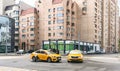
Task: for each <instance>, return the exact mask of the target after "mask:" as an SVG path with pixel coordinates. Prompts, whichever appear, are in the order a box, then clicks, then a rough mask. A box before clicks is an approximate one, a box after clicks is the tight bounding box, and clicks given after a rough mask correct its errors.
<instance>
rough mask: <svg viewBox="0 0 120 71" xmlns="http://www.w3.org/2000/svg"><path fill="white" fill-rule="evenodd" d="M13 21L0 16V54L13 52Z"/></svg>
mask: <svg viewBox="0 0 120 71" xmlns="http://www.w3.org/2000/svg"><path fill="white" fill-rule="evenodd" d="M14 31H15V25H14V19H12V18H9V17H6V16H0V52H5V49H6V46H7V51H8V52H11V51H13V50H14Z"/></svg>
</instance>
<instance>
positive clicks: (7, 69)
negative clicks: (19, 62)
mask: <svg viewBox="0 0 120 71" xmlns="http://www.w3.org/2000/svg"><path fill="white" fill-rule="evenodd" d="M0 71H36V70H28V69H21V68H12V67H3V66H0Z"/></svg>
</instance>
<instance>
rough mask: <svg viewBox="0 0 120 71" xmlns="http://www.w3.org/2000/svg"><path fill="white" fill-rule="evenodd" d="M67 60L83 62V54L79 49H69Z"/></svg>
mask: <svg viewBox="0 0 120 71" xmlns="http://www.w3.org/2000/svg"><path fill="white" fill-rule="evenodd" d="M67 61H68V62H72V61H75V62H81V63H83V55H82V52H81V51H80V50H72V51H70V53H69V54H68V56H67Z"/></svg>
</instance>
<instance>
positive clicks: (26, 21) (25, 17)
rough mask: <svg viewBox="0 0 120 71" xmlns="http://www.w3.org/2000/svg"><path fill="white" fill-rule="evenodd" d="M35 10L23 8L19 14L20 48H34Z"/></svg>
mask: <svg viewBox="0 0 120 71" xmlns="http://www.w3.org/2000/svg"><path fill="white" fill-rule="evenodd" d="M37 19H38V16H37V10H36V9H35V8H29V9H26V10H23V11H22V12H21V15H20V26H19V28H20V30H19V33H20V36H19V39H20V48H21V49H24V50H26V51H27V50H35V49H36V48H35V24H37V23H38V21H37Z"/></svg>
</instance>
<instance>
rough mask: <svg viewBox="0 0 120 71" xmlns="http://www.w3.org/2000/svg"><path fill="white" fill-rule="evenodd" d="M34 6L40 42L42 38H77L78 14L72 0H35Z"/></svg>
mask: <svg viewBox="0 0 120 71" xmlns="http://www.w3.org/2000/svg"><path fill="white" fill-rule="evenodd" d="M67 3H68V5H67ZM47 4H49V6H47ZM36 8H37V10H38V11H39V19H40V20H39V28H40V29H39V34H38V36H40V37H39V39H40V42H41V43H42V41H43V40H78V31H77V29H78V26H79V24H80V23H79V20H78V17H79V16H80V15H79V13H78V12H79V8H78V5H77V3H75V2H73V1H72V0H59V1H56V0H54V1H52V0H49V1H48V0H47V1H46V0H45V1H42V0H41V2H40V3H39V2H38V1H36ZM41 43H40V44H41ZM40 46H41V45H40Z"/></svg>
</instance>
